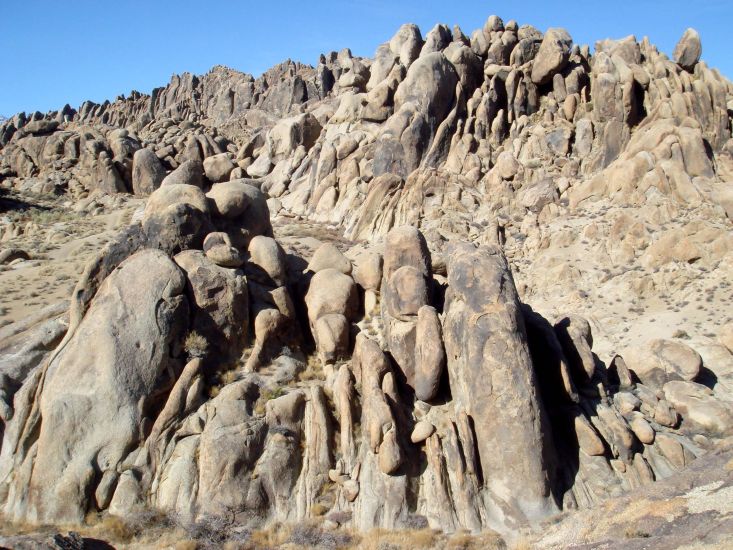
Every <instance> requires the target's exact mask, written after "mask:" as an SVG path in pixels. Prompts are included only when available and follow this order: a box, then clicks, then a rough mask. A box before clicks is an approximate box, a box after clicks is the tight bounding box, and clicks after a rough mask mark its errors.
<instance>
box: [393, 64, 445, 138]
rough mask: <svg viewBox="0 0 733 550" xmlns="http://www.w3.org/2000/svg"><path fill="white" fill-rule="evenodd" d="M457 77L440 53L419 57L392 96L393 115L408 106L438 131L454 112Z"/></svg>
mask: <svg viewBox="0 0 733 550" xmlns="http://www.w3.org/2000/svg"><path fill="white" fill-rule="evenodd" d="M457 83H458V75H457V74H456V70H455V68H454V67H453V65H452V64H451V63H450V61H448V60H447V59H446V57H445V55H443V54H442V53H441V52H433V53H429V54H427V55H424V56H421V57H419V58H418V59H417V61H415V62H414V63H413V64H412V65H410V68H409V70H408V71H407V76H405V80H403V81H402V82H401V83H400V85H399V87H398V88H397V91H396V92H395V96H394V104H395V113H396V112H397V111H399V109H400V108H401V107H402V106H404V105H405V104H407V103H412V104H414V106H415V107H416V109H417V111H418V112H420V113H424V114H425V115H427V117H428V118H429V120H430V121H431V122H432V123H433V127H434V128H435V127H437V125H438V123H440V122H441V121H442V120H443V119H444V118H445V117H446V115H447V114H448V112H449V111H450V110H451V109H452V108H453V101H454V94H455V89H456V84H457Z"/></svg>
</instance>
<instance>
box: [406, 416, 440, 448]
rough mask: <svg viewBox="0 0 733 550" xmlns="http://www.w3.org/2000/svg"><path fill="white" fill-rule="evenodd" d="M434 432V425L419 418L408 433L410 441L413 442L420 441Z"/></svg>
mask: <svg viewBox="0 0 733 550" xmlns="http://www.w3.org/2000/svg"><path fill="white" fill-rule="evenodd" d="M434 433H435V426H433V425H432V424H431V423H430V422H427V421H425V420H421V421H420V422H418V423H417V424H415V427H414V428H413V429H412V433H411V434H410V441H412V442H413V443H422V442H423V441H425V440H426V439H427V438H428V437H430V436H431V435H433V434H434Z"/></svg>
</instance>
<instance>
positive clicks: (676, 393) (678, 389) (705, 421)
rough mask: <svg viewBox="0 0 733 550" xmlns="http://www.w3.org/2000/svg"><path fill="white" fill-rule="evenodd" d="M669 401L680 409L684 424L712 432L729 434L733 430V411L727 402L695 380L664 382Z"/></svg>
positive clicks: (666, 396) (691, 427) (692, 428)
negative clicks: (718, 398) (717, 397)
mask: <svg viewBox="0 0 733 550" xmlns="http://www.w3.org/2000/svg"><path fill="white" fill-rule="evenodd" d="M663 389H664V395H665V398H666V399H667V401H669V402H670V404H672V406H674V408H675V409H676V410H677V411H679V413H680V415H681V416H682V423H683V426H684V425H687V426H688V427H689V429H691V430H700V431H703V432H705V433H710V434H727V433H730V432H731V431H732V430H733V412H732V411H731V408H730V407H729V406H728V404H727V403H724V402H721V401H719V400H717V399H715V397H714V396H713V392H712V391H711V390H710V389H709V388H707V387H706V386H703V385H702V384H697V383H695V382H687V381H677V380H675V381H671V382H667V383H666V384H664V388H663Z"/></svg>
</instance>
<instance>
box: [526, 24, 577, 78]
mask: <svg viewBox="0 0 733 550" xmlns="http://www.w3.org/2000/svg"><path fill="white" fill-rule="evenodd" d="M572 44H573V39H572V38H571V37H570V34H568V31H566V30H565V29H556V28H553V29H547V32H545V36H544V37H543V38H542V44H540V49H539V51H538V52H537V55H536V57H535V58H534V63H533V64H532V82H534V83H535V84H546V83H547V82H549V81H550V80H552V77H553V75H554V74H555V73H557V72H558V71H560V70H562V69H563V68H564V67H565V65H566V64H567V62H568V57H569V55H570V47H571V46H572Z"/></svg>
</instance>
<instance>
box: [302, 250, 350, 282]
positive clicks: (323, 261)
mask: <svg viewBox="0 0 733 550" xmlns="http://www.w3.org/2000/svg"><path fill="white" fill-rule="evenodd" d="M329 268H331V269H336V270H337V271H340V272H341V273H344V274H346V275H350V274H351V262H350V261H349V259H348V258H347V257H346V256H344V255H343V254H342V253H341V251H340V250H339V249H338V248H336V246H335V245H334V244H332V243H323V244H322V245H321V246H319V247H318V248H317V249H316V252H315V254H313V258H311V261H310V262H309V263H308V269H309V270H310V271H313V272H314V273H317V272H318V271H321V270H322V269H329Z"/></svg>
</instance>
